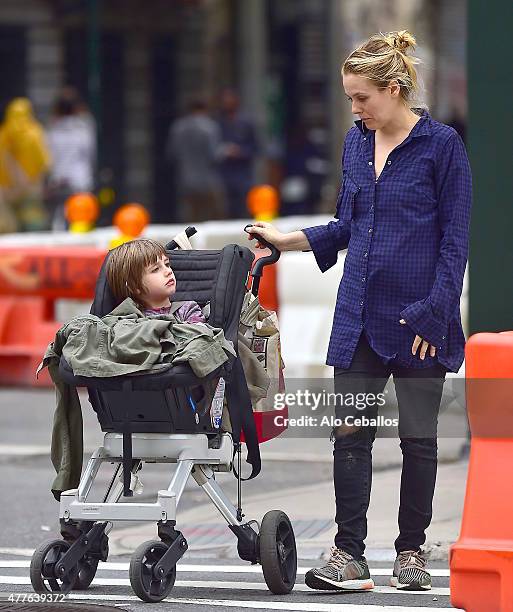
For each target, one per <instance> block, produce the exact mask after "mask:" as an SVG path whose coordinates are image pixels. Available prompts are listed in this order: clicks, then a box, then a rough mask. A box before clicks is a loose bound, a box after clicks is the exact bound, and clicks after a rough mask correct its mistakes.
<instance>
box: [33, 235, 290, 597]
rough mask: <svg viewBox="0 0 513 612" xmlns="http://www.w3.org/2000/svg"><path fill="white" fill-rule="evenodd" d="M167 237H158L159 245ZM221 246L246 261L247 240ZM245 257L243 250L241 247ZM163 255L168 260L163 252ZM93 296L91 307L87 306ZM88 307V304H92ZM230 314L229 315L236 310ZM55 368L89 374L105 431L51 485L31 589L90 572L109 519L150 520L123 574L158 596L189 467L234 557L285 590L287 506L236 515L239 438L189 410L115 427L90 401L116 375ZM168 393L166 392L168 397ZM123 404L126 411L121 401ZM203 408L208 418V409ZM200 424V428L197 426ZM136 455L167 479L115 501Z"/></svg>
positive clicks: (180, 373)
mask: <svg viewBox="0 0 513 612" xmlns="http://www.w3.org/2000/svg"><path fill="white" fill-rule="evenodd" d="M186 231H187V233H188V235H191V234H192V233H194V232H195V230H194V229H193V228H188V230H186ZM260 241H261V242H262V240H260ZM171 244H172V243H170V245H168V249H169V248H170V246H171ZM229 246H230V247H235V250H236V252H239V255H240V257H243V258H245V260H246V261H250V258H249V256H248V253H250V252H249V251H248V250H247V249H244V248H242V247H236V246H235V245H229ZM227 248H228V247H225V249H227ZM272 251H273V252H272V254H271V256H270V257H267V258H262V259H260V260H259V262H257V265H256V266H255V268H254V270H253V273H252V276H253V283H252V291H253V293H254V294H255V295H257V294H258V285H259V280H260V276H261V274H262V269H263V266H264V265H266V264H267V263H273V262H274V261H276V260H277V258H278V257H279V252H277V251H276V249H274V248H272ZM209 253H211V252H209ZM170 257H171V254H170ZM250 257H251V259H252V258H253V256H252V255H251V254H250ZM171 260H172V265H173V267H175V266H174V261H173V258H172V257H171ZM239 263H240V262H239ZM104 267H105V263H104ZM104 267H103V268H102V272H100V277H99V283H100V280H101V278H102V273H103V285H102V286H100V289H101V291H100V293H102V292H103V293H102V299H104V298H105V295H104V293H105V290H106V288H105V278H104ZM175 274H176V275H177V278H178V281H179V283H180V271H179V270H176V269H175ZM107 289H108V288H107ZM98 293H99V286H98V285H97V295H96V297H95V303H96V300H97V298H98ZM178 299H180V298H178ZM189 299H190V298H189ZM95 303H93V307H92V311H93V312H94V310H95ZM96 309H97V310H98V308H97V307H96ZM239 310H240V306H239ZM236 314H237V317H238V313H236ZM214 316H215V313H214ZM231 318H232V324H231V326H230V330H226V329H225V335H226V337H228V338H230V336H231V337H232V338H234V337H235V338H236V331H235V330H234V326H233V318H234V317H233V316H232V317H231ZM209 320H211V319H209ZM214 321H215V319H214ZM214 324H215V323H214ZM235 363H237V360H236V361H235ZM239 364H240V362H239ZM232 365H233V364H232ZM186 367H187V368H188V366H186ZM183 368H184V366H178V368H177V367H174V368H173V369H174V370H176V372H177V377H178V378H179V382H178V384H177V385H176V386H177V387H180V388H182V387H183V386H184V385H186V384H187V383H188V382H189V383H190V381H189V379H190V375H188V374H187V372H185V373H184V369H183ZM60 369H61V372H62V373H63V374H64V375H65V376H67V377H68V378H69V379H70V380H74V381H75V382H78V383H81V382H82V384H83V383H84V382H88V383H89V384H87V386H88V389H89V392H90V400H91V403H92V404H93V408H94V409H95V410H96V411H97V412H98V417H99V420H100V424H101V426H102V429H103V430H104V431H106V432H107V433H106V434H105V436H104V441H103V445H102V446H100V447H99V448H98V449H97V450H96V451H94V452H93V454H92V456H91V458H90V459H89V461H88V463H87V465H86V468H85V469H84V471H83V474H82V476H81V479H80V483H79V485H78V488H76V489H70V490H68V491H63V492H62V493H61V497H60V507H59V519H60V526H61V536H62V538H63V539H62V540H50V541H48V542H45V543H43V544H42V545H41V546H40V547H39V548H38V549H36V551H35V553H34V556H33V558H32V562H31V568H30V578H31V582H32V585H33V587H34V589H35V590H36V591H39V592H45V591H46V592H47V591H60V592H65V593H67V592H70V591H71V590H72V589H85V588H87V587H88V586H89V585H90V583H91V582H92V580H93V579H94V576H95V573H96V569H97V567H98V563H99V561H100V560H102V561H106V560H107V557H108V534H109V532H110V531H111V529H112V527H113V522H115V521H150V522H155V523H157V531H158V536H159V538H160V539H159V540H152V541H149V542H144V543H142V544H141V545H140V546H139V547H138V548H137V549H136V551H135V552H134V554H133V556H132V559H131V563H130V570H129V576H130V582H131V585H132V588H133V590H134V592H135V593H136V595H137V596H138V597H139V598H140V599H142V600H143V601H147V602H158V601H162V600H163V599H164V598H165V597H166V596H167V595H168V593H169V592H170V590H171V589H172V587H173V585H174V582H175V577H176V564H177V562H178V560H179V559H180V558H181V557H182V556H183V554H184V553H185V552H186V550H187V548H188V545H187V541H186V539H185V537H184V536H183V534H182V533H181V532H180V531H178V530H176V529H175V527H176V510H177V506H178V504H179V502H180V499H181V496H182V494H183V492H184V489H185V486H186V484H187V481H188V479H189V477H190V476H192V477H193V478H194V480H195V481H196V483H197V484H198V486H200V487H201V488H202V489H203V490H204V491H205V493H206V495H207V497H208V498H209V499H210V500H211V501H212V503H213V504H214V505H215V506H216V508H217V509H218V511H219V512H220V514H221V515H222V517H223V518H224V519H225V520H226V522H227V523H228V527H229V528H230V529H231V531H232V532H233V533H234V535H235V536H236V537H237V540H238V544H237V551H238V554H239V556H240V558H241V559H243V560H246V561H250V562H251V563H253V564H255V563H261V564H262V569H263V574H264V579H265V581H266V583H267V585H268V587H269V588H270V590H271V591H272V592H273V593H275V594H285V593H289V592H290V591H291V590H292V588H293V586H294V583H295V578H296V570H297V554H296V546H295V538H294V532H293V529H292V525H291V523H290V520H289V518H288V517H287V515H286V514H285V513H283V512H281V511H279V510H271V511H269V512H267V513H266V514H265V516H264V517H263V519H262V521H261V523H260V524H259V523H258V522H257V521H255V520H253V521H248V522H243V517H244V514H243V513H242V508H241V444H240V442H239V441H238V439H237V438H236V439H235V441H234V438H233V436H232V434H231V433H228V432H222V431H219V430H215V431H213V430H212V429H209V428H208V427H207V426H205V424H204V421H205V419H203V420H202V421H199V420H196V425H197V427H194V426H193V427H192V431H197V432H198V433H189V432H188V431H187V426H185V427H182V428H181V430H180V431H178V432H175V433H172V432H173V426H171V425H170V426H169V428H168V429H164V431H163V430H162V428H160V430H158V428H157V431H152V432H147V431H144V426H145V424H144V423H142V424H141V425H140V427H138V424H137V423H135V426H134V422H133V421H132V422H131V423H129V425H130V427H128V428H127V427H124V426H123V424H122V423H120V422H119V415H118V417H116V416H112V414H111V415H110V418H109V415H108V414H107V413H108V410H106V411H104V412H105V413H104V412H102V410H101V408H102V403H101V402H99V398H100V395H101V392H102V391H103V392H105V391H106V390H107V391H108V390H109V389H119V384H118V386H117V387H116V385H114V386H111V387H109V384H113V383H112V382H111V381H112V380H113V379H111V381H109V380H108V379H103V380H102V381H99V382H98V383H97V385H96V386H95V385H91V381H90V380H85V381H84V379H82V378H81V377H74V376H73V374H72V373H70V371H69V370H70V369H69V367H67V364H66V363H65V362H64V363H63V360H62V359H61V368H60ZM233 370H234V371H235V370H238V372H239V374H240V373H241V372H242V367H241V366H240V367H239V368H235V367H234V368H233ZM217 375H219V372H217ZM221 375H225V376H226V375H229V372H228V373H227V374H225V373H224V371H223V372H221ZM123 378H124V379H125V380H123V381H122V382H121V385H122V390H123V392H124V393H125V394H126V393H127V392H132V391H133V388H135V386H136V385H137V384H141V381H142V384H143V386H142V387H140V389H139V391H141V390H142V392H143V393H144V389H145V387H144V380H143V379H145V378H148V377H146V376H140V377H130V378H131V379H132V380H129V381H128V382H127V380H126V379H127V377H123ZM137 379H138V381H137ZM134 381H135V382H134ZM151 384H152V386H150V388H151V389H153V390H155V389H156V388H158V389H159V390H160V391H162V392H163V393H165V392H164V391H163V389H164V388H165V385H168V386H169V385H170V384H172V383H170V379H169V378H166V377H163V381H162V382H161V383H159V382H158V381H157V385H160V387H158V386H157V387H156V386H155V383H154V382H152V383H151ZM244 384H245V383H244ZM91 386H92V387H93V391H92V390H91ZM160 391H159V392H160ZM246 392H247V388H246ZM107 395H108V393H107V394H106V393H104V396H107ZM122 397H123V396H121V398H122ZM125 397H126V395H125ZM177 397H178V396H176V395H175V399H176V398H177ZM248 397H249V396H248ZM229 398H230V396H229V395H228V399H229ZM114 403H115V402H114ZM118 403H119V402H118ZM167 403H169V402H167ZM106 405H107V404H106ZM170 410H171V408H170ZM125 411H126V413H127V414H128V409H125ZM106 414H107V416H106ZM139 416H141V415H139ZM204 416H206V418H209V414H207V415H204ZM126 418H128V417H126ZM132 418H133V417H132ZM116 419H118V420H117V421H116ZM125 425H126V423H125ZM157 425H158V424H157ZM174 425H176V423H174ZM190 428H191V427H190V425H189V429H190ZM202 430H204V431H205V433H201V431H202ZM234 451H235V452H234ZM235 455H237V463H238V465H237V468H238V469H237V471H235V469H233V461H234V457H235ZM105 462H109V463H112V464H115V465H116V467H115V469H114V474H113V476H112V478H111V481H110V484H109V485H108V488H107V491H106V492H105V495H104V497H103V501H102V502H97V501H91V500H90V499H88V497H89V494H90V492H91V489H92V486H93V483H94V480H95V478H96V476H97V474H98V471H99V469H100V467H101V465H102V464H103V463H105ZM145 462H147V463H175V464H176V469H175V471H174V474H173V476H172V478H171V481H170V483H169V485H168V487H167V489H162V490H159V491H158V494H157V500H156V502H154V503H137V502H131V503H127V502H122V501H120V499H121V498H122V496H123V495H124V496H125V497H131V496H132V495H133V494H134V492H137V490H138V488H139V482H140V479H139V475H138V473H139V471H140V470H141V468H142V466H143V464H144V463H145ZM253 467H255V465H253ZM232 469H233V471H234V473H235V474H236V476H237V480H238V505H237V507H235V506H234V504H233V503H232V502H231V501H230V499H229V498H228V497H227V496H226V494H225V493H224V491H223V490H222V488H221V486H220V485H219V483H218V482H217V481H216V479H215V472H230V471H231V470H232ZM258 470H259V458H258ZM258 470H257V473H258Z"/></svg>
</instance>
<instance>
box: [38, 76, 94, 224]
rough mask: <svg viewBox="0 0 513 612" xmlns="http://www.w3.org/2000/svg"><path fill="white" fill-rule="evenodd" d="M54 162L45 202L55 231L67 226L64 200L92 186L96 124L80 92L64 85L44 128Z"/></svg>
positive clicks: (86, 190) (91, 188)
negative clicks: (46, 129)
mask: <svg viewBox="0 0 513 612" xmlns="http://www.w3.org/2000/svg"><path fill="white" fill-rule="evenodd" d="M47 137H48V144H49V146H50V150H51V152H52V158H53V164H52V168H51V172H50V176H49V180H48V189H47V202H48V207H49V209H50V212H51V217H52V219H51V225H52V229H53V230H55V231H58V230H61V231H62V230H64V229H66V227H67V225H66V220H65V218H64V203H65V201H66V199H67V198H68V197H69V196H70V195H72V194H74V193H78V192H84V191H85V192H89V191H92V190H93V189H94V170H95V164H96V126H95V122H94V119H93V117H92V115H91V114H90V113H89V112H88V110H87V108H86V106H85V104H84V103H83V102H82V100H81V98H80V95H79V94H78V92H77V91H76V90H75V89H74V88H73V87H65V88H64V89H63V90H62V91H61V92H60V94H59V96H58V97H57V99H56V101H55V104H54V107H53V113H52V118H51V120H50V124H49V126H48V131H47Z"/></svg>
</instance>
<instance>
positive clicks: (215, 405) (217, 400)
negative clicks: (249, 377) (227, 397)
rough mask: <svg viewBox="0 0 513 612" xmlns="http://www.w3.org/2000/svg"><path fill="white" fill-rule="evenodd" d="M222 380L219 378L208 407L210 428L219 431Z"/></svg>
mask: <svg viewBox="0 0 513 612" xmlns="http://www.w3.org/2000/svg"><path fill="white" fill-rule="evenodd" d="M224 388H225V382H224V378H222V377H221V378H220V379H219V382H218V383H217V387H216V390H215V393H214V397H213V399H212V404H211V405H210V421H211V423H212V427H215V428H216V429H219V428H220V427H221V419H222V417H223V405H224Z"/></svg>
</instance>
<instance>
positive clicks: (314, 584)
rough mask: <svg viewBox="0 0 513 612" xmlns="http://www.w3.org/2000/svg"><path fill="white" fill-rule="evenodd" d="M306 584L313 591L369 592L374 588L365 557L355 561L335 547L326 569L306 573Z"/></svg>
mask: <svg viewBox="0 0 513 612" xmlns="http://www.w3.org/2000/svg"><path fill="white" fill-rule="evenodd" d="M305 584H306V585H307V586H309V587H310V588H311V589H321V590H327V589H328V590H332V591H337V590H341V591H368V590H370V589H373V588H374V582H373V580H372V578H371V577H370V574H369V566H368V565H367V561H366V560H365V557H362V558H361V559H355V558H354V557H352V556H351V555H350V554H349V553H347V552H345V551H343V550H341V549H340V548H336V547H335V546H333V547H332V549H331V556H330V558H329V561H328V563H327V564H326V565H325V566H324V567H320V568H318V569H317V568H314V569H311V570H309V571H308V572H306V574H305Z"/></svg>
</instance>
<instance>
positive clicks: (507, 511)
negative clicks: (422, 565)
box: [450, 332, 513, 612]
mask: <svg viewBox="0 0 513 612" xmlns="http://www.w3.org/2000/svg"><path fill="white" fill-rule="evenodd" d="M465 371H466V401H467V412H468V418H469V424H470V430H471V434H472V439H471V450H470V458H469V467H468V478H467V489H466V494H465V505H464V510H463V518H462V525H461V532H460V536H459V539H458V541H457V542H456V543H455V544H454V545H453V546H452V547H451V550H450V569H451V578H450V587H451V603H452V604H453V605H454V606H455V607H457V608H463V609H464V610H466V611H467V612H513V521H512V517H513V487H512V484H511V482H512V480H511V474H512V472H513V332H502V333H479V334H475V335H474V336H472V337H471V338H470V339H469V340H468V342H467V345H466V348H465Z"/></svg>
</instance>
